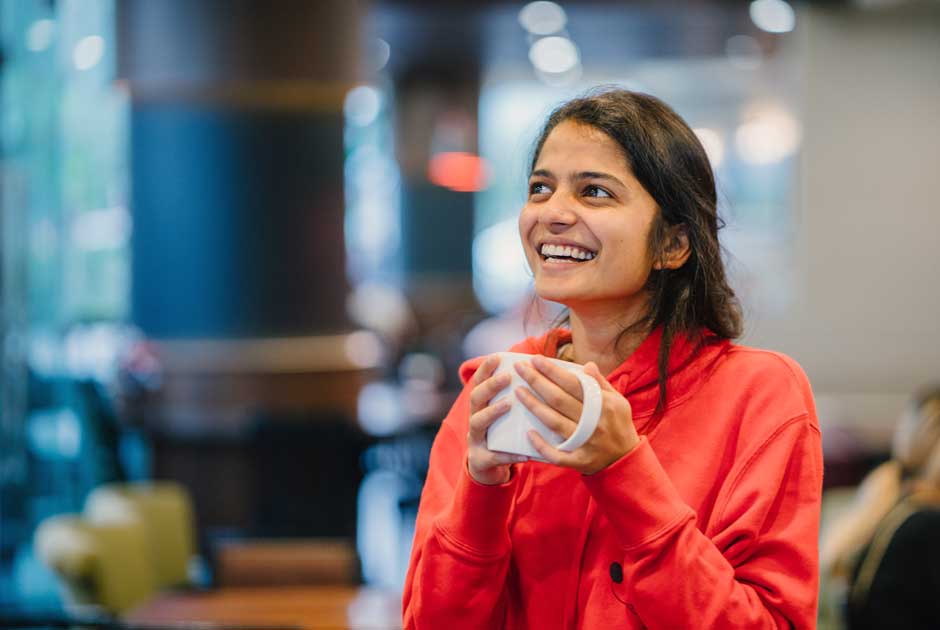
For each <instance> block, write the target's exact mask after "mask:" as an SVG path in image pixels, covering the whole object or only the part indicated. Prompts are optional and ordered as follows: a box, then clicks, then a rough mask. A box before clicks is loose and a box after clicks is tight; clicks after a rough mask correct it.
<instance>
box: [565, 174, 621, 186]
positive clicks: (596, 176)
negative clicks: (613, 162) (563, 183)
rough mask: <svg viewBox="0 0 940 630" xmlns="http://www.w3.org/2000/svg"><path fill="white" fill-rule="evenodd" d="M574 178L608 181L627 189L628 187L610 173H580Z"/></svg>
mask: <svg viewBox="0 0 940 630" xmlns="http://www.w3.org/2000/svg"><path fill="white" fill-rule="evenodd" d="M574 178H575V179H606V180H608V181H611V182H615V183H617V184H619V185H620V186H622V187H624V188H626V186H624V183H623V182H622V181H620V180H619V179H617V178H616V177H614V176H613V175H611V174H610V173H601V172H598V171H581V172H580V173H578V174H577V175H575V176H574Z"/></svg>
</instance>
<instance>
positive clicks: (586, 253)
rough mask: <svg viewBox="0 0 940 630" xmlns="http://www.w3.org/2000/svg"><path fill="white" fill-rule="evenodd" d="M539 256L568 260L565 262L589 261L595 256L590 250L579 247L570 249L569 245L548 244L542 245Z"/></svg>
mask: <svg viewBox="0 0 940 630" xmlns="http://www.w3.org/2000/svg"><path fill="white" fill-rule="evenodd" d="M541 254H542V256H545V257H546V258H553V259H559V260H566V259H568V260H567V262H575V261H581V260H591V259H592V258H594V257H595V256H596V255H597V254H595V253H594V252H592V251H590V250H587V249H581V248H580V247H572V246H570V245H551V244H549V243H546V244H544V245H542V251H541Z"/></svg>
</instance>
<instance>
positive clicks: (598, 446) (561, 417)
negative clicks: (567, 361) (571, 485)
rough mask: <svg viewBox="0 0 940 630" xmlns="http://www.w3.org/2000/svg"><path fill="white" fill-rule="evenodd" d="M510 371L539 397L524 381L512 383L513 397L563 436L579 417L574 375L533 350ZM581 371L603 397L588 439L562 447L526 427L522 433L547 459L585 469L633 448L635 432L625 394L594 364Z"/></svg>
mask: <svg viewBox="0 0 940 630" xmlns="http://www.w3.org/2000/svg"><path fill="white" fill-rule="evenodd" d="M516 371H518V372H519V374H520V375H521V376H522V378H524V379H525V381H526V382H527V383H528V384H529V386H530V387H531V388H532V390H533V391H535V392H536V393H537V394H538V395H539V396H541V398H542V400H539V398H538V397H537V396H533V395H532V393H531V392H530V391H529V390H528V389H526V388H525V387H519V388H517V389H516V397H517V398H519V400H520V401H522V404H524V405H525V406H526V407H527V408H528V409H529V411H531V412H532V413H533V414H535V416H536V417H537V418H538V419H539V420H540V421H541V422H542V424H544V425H545V426H546V427H548V428H549V429H551V430H552V431H554V432H555V433H557V434H558V435H560V436H561V437H562V438H564V439H568V437H570V436H571V434H572V433H574V430H575V427H576V426H577V424H578V419H579V418H580V417H581V406H582V405H581V400H582V392H581V382H580V381H579V380H578V377H577V376H575V375H574V374H572V373H571V372H569V371H568V370H566V369H564V368H563V367H560V366H558V365H555V364H554V363H552V362H551V361H549V360H547V359H546V358H545V357H541V356H534V357H533V358H532V361H531V362H526V361H522V362H519V363H517V364H516ZM584 371H585V373H586V374H588V375H589V376H591V377H593V378H594V380H596V381H597V383H598V384H599V385H600V386H601V395H602V397H603V406H602V408H601V417H600V420H599V421H598V423H597V428H596V429H595V430H594V434H593V435H592V436H591V437H590V439H588V441H587V442H585V443H584V444H583V445H582V446H581V447H580V448H577V449H575V450H573V451H571V452H570V453H568V452H565V451H560V450H558V449H557V448H555V447H553V446H552V445H551V444H549V443H548V442H546V441H545V440H544V439H543V438H542V436H541V435H539V434H538V432H536V431H529V434H528V435H529V440H530V441H531V442H532V445H533V446H534V447H535V450H537V451H538V452H539V454H541V456H542V457H544V458H545V459H546V460H548V461H549V462H551V463H553V464H557V465H558V466H565V467H567V468H573V469H575V470H577V471H579V472H581V473H584V474H586V475H590V474H593V473H596V472H597V471H599V470H603V469H604V468H607V467H608V466H610V465H611V464H612V463H614V462H615V461H617V460H618V459H620V458H621V457H623V456H624V455H626V454H627V453H629V452H630V451H631V450H633V447H635V446H636V445H637V444H638V443H639V441H640V437H639V436H638V435H637V432H636V427H634V426H633V412H632V410H631V409H630V403H628V402H627V399H626V398H624V397H623V396H622V395H621V394H620V392H618V391H617V390H616V389H614V388H613V386H612V385H611V384H610V383H609V382H607V379H606V378H604V376H603V375H602V374H601V373H600V370H598V369H597V365H596V364H594V363H588V364H587V365H585V366H584ZM543 401H544V402H543Z"/></svg>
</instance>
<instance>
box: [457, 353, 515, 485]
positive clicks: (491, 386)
mask: <svg viewBox="0 0 940 630" xmlns="http://www.w3.org/2000/svg"><path fill="white" fill-rule="evenodd" d="M497 367H499V357H498V356H495V355H493V356H490V357H487V359H486V360H485V361H484V362H483V363H482V364H481V365H480V367H479V368H478V369H477V371H476V373H475V374H474V375H473V378H471V379H470V383H469V384H470V385H471V386H472V388H473V389H472V390H471V392H470V430H469V431H468V432H467V469H468V470H469V472H470V476H471V477H473V478H474V479H475V480H476V481H477V482H478V483H482V484H486V485H490V486H492V485H497V484H501V483H506V482H507V481H509V476H510V471H509V466H510V464H515V463H518V462H524V461H526V460H527V459H528V458H527V457H525V456H522V455H511V454H509V453H497V452H495V451H491V450H489V449H487V448H486V430H487V429H488V428H489V427H490V425H491V424H493V423H494V422H496V421H497V420H499V418H500V417H501V416H502V415H503V414H504V413H506V412H507V411H509V408H510V406H511V403H510V401H509V400H508V399H507V398H504V399H503V400H501V401H499V402H498V403H496V404H495V405H490V401H491V400H492V399H493V396H495V395H496V394H498V393H499V392H500V391H501V390H503V389H504V388H505V387H506V386H507V385H509V383H510V382H511V381H512V377H511V376H510V375H509V374H506V373H503V374H498V375H496V376H493V372H494V371H495V370H496V368H497Z"/></svg>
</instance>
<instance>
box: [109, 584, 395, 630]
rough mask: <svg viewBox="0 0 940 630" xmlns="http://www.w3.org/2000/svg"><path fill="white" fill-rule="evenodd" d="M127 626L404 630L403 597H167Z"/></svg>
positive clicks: (310, 592) (334, 591)
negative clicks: (196, 624)
mask: <svg viewBox="0 0 940 630" xmlns="http://www.w3.org/2000/svg"><path fill="white" fill-rule="evenodd" d="M127 621H130V622H132V623H139V624H148V625H149V624H166V625H167V626H173V627H178V628H185V625H186V623H185V622H215V623H220V624H228V625H240V626H261V627H264V626H267V627H273V626H276V627H279V628H298V629H303V630H327V629H329V630H338V629H343V628H349V629H351V630H390V629H399V628H401V627H402V625H401V595H400V594H399V593H393V592H389V591H381V590H375V589H371V588H366V587H351V586H279V587H253V588H222V589H216V590H209V591H203V592H186V593H168V594H164V595H160V596H159V597H157V598H156V599H154V600H153V601H151V602H149V603H147V604H145V605H143V606H142V607H140V608H138V609H136V610H135V611H134V612H133V613H131V614H130V615H128V616H127Z"/></svg>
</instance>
